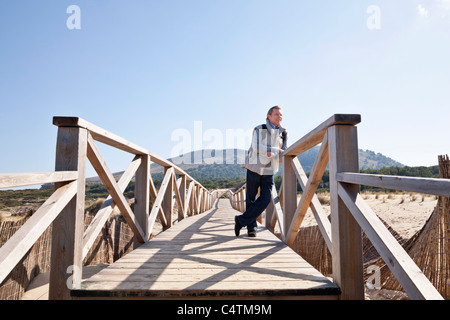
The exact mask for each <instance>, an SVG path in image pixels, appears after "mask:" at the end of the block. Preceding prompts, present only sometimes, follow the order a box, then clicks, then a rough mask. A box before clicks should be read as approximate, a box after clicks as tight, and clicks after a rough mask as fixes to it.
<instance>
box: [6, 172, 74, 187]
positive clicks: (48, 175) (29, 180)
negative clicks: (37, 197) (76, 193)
mask: <svg viewBox="0 0 450 320" xmlns="http://www.w3.org/2000/svg"><path fill="white" fill-rule="evenodd" d="M76 179H78V172H76V171H55V172H32V173H0V189H5V188H16V187H24V186H33V185H39V184H46V183H55V182H67V181H73V180H76Z"/></svg>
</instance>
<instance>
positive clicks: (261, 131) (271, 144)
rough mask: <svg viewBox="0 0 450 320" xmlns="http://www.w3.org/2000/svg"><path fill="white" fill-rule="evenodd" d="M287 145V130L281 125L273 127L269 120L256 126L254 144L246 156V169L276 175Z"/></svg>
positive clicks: (244, 166) (260, 173)
mask: <svg viewBox="0 0 450 320" xmlns="http://www.w3.org/2000/svg"><path fill="white" fill-rule="evenodd" d="M286 147H287V131H286V129H284V128H283V127H281V126H279V127H278V128H276V129H273V128H272V125H271V123H270V122H269V120H267V121H266V124H262V125H259V126H257V127H255V129H254V130H253V135H252V144H251V146H250V148H249V150H248V154H247V156H246V158H245V164H244V165H243V166H242V167H243V168H245V169H248V170H250V171H253V172H255V173H257V174H259V175H274V174H275V173H276V172H278V166H279V163H280V159H281V158H280V153H281V150H286Z"/></svg>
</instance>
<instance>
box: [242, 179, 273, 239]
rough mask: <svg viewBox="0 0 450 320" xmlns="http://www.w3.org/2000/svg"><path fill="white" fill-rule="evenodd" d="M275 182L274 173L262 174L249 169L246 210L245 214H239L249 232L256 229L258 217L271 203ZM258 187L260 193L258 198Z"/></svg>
mask: <svg viewBox="0 0 450 320" xmlns="http://www.w3.org/2000/svg"><path fill="white" fill-rule="evenodd" d="M273 183H274V180H273V175H264V176H262V175H259V174H257V173H255V172H253V171H250V170H247V192H246V199H245V204H246V210H245V212H244V214H243V215H241V216H238V220H239V223H240V224H241V226H243V227H245V226H246V227H247V230H248V232H251V231H256V227H257V224H256V219H257V218H258V217H259V216H260V215H261V213H263V211H264V210H265V209H266V208H267V206H268V205H269V203H270V200H271V194H272V187H273ZM258 188H260V193H259V198H258V199H256V196H257V195H258Z"/></svg>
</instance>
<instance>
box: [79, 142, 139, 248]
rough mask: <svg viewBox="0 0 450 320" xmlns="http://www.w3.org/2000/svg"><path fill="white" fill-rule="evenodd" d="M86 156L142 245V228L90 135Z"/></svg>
mask: <svg viewBox="0 0 450 320" xmlns="http://www.w3.org/2000/svg"><path fill="white" fill-rule="evenodd" d="M87 155H88V158H89V161H90V162H91V164H92V167H94V169H95V171H96V172H97V174H98V176H99V178H100V180H102V182H103V184H104V186H105V188H106V190H108V192H109V194H110V195H111V197H112V199H113V200H114V202H115V203H116V205H117V207H118V208H119V210H120V212H121V213H122V216H123V217H124V219H125V221H126V222H127V223H128V225H129V226H130V228H131V230H133V233H134V235H135V237H136V240H137V241H139V242H140V243H144V242H145V241H146V239H145V233H144V231H143V230H142V228H141V227H140V225H139V223H138V221H137V220H136V217H135V216H134V213H133V211H132V210H131V208H130V205H129V204H128V202H127V200H126V199H125V196H124V195H123V193H122V192H121V190H120V188H119V186H118V185H117V183H116V180H115V179H114V176H113V175H112V173H111V171H110V170H109V168H108V166H107V165H106V162H105V160H104V159H103V157H102V155H101V154H100V151H99V150H98V148H97V146H96V145H95V142H94V139H93V138H92V137H91V136H90V135H88V152H87Z"/></svg>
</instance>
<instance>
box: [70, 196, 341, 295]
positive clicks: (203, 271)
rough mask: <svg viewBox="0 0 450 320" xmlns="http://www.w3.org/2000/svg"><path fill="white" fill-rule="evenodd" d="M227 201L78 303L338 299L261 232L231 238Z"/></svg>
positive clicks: (126, 262) (123, 264)
mask: <svg viewBox="0 0 450 320" xmlns="http://www.w3.org/2000/svg"><path fill="white" fill-rule="evenodd" d="M236 214H239V212H238V211H235V210H234V209H232V207H231V205H230V201H229V200H227V199H219V200H218V201H217V202H216V204H215V206H214V208H213V209H212V210H209V211H207V212H205V213H203V214H201V215H197V216H194V217H190V218H188V219H184V220H182V221H181V222H180V223H178V224H175V225H174V226H173V227H172V228H170V229H168V230H166V231H165V232H163V233H161V234H159V235H158V236H156V237H155V238H153V239H152V240H151V241H149V242H148V243H146V244H144V245H142V246H140V247H139V248H137V249H136V250H134V251H133V252H131V253H129V254H128V255H126V256H125V257H123V258H121V259H119V260H118V261H116V262H115V263H114V264H112V265H110V266H108V267H107V268H105V269H103V270H102V271H100V272H99V273H97V274H96V275H94V276H93V277H91V278H89V279H87V280H85V281H83V282H82V285H81V289H78V290H72V292H71V294H72V297H73V298H74V299H92V298H94V299H95V298H100V299H105V298H120V299H124V298H131V299H137V298H147V299H155V298H156V299H158V298H159V299H173V298H175V299H176V298H181V299H189V298H216V299H217V298H222V299H233V298H239V299H241V298H250V299H258V298H263V299H267V298H295V299H306V298H313V299H336V298H337V297H338V294H339V288H338V287H337V286H336V285H335V284H333V283H332V282H331V281H330V280H328V279H327V278H326V277H324V276H323V275H322V274H321V273H319V272H318V271H317V270H316V269H314V268H313V267H312V266H311V265H310V264H308V263H307V262H306V261H305V260H303V259H302V258H301V257H300V256H299V255H297V254H296V253H295V252H294V251H292V250H291V249H290V248H289V247H287V246H286V245H285V244H284V243H283V242H282V241H280V240H279V239H278V238H277V237H276V236H274V235H273V234H272V233H271V232H270V231H268V230H267V229H265V228H264V227H260V229H259V230H258V235H257V237H256V238H249V237H247V232H246V230H245V229H243V230H242V232H241V236H240V237H236V236H235V235H234V216H235V215H236Z"/></svg>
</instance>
